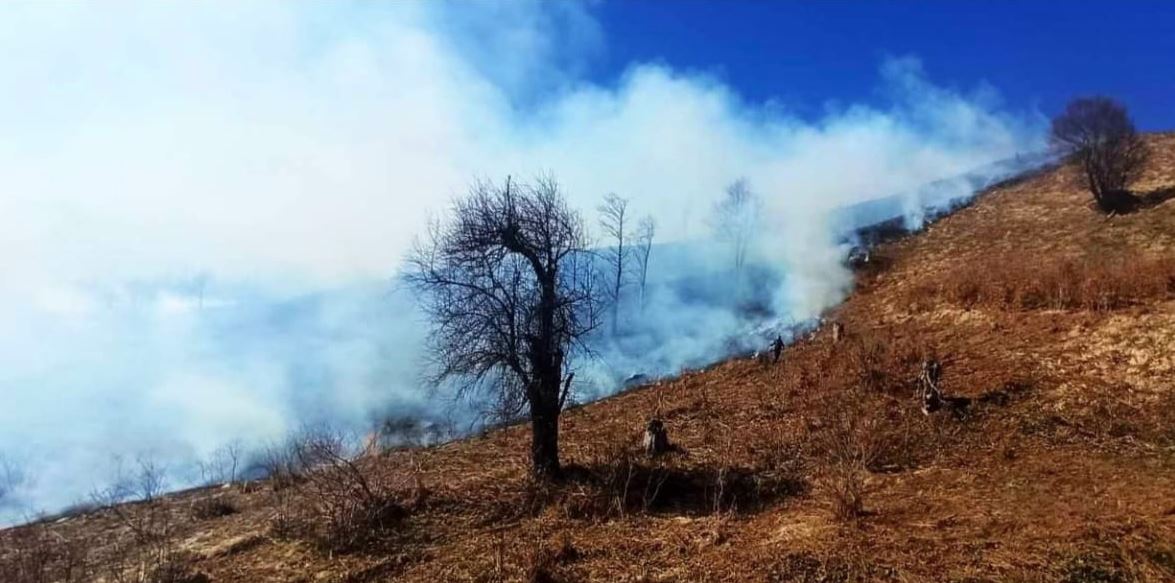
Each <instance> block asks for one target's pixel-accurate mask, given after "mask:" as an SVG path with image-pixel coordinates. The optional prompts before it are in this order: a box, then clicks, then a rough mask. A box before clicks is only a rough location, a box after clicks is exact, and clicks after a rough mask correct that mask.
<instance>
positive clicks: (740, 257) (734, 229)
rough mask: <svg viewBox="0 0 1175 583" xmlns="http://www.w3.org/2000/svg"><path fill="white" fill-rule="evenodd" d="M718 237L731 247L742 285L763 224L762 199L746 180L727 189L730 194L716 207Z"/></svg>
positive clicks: (737, 276) (742, 179)
mask: <svg viewBox="0 0 1175 583" xmlns="http://www.w3.org/2000/svg"><path fill="white" fill-rule="evenodd" d="M712 220H713V227H714V232H715V234H717V235H718V238H719V239H722V240H724V241H726V242H728V243H730V245H731V250H732V252H733V257H732V260H733V263H734V273H735V280H736V282H741V281H742V273H743V267H744V266H745V265H746V262H747V254H748V253H749V251H750V247H751V242H752V241H753V240H754V237H755V231H756V229H757V227H758V222H759V199H758V198H757V197H756V196H755V194H754V193H753V192H751V188H750V185H749V184H748V183H747V180H746V179H745V178H739V179H738V180H735V181H734V182H732V183H731V184H730V186H727V187H726V194H725V195H724V196H723V197H722V198H721V199H720V200H719V201H718V202H717V203H716V204H715V205H714V217H713V219H712Z"/></svg>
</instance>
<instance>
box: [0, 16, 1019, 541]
mask: <svg viewBox="0 0 1175 583" xmlns="http://www.w3.org/2000/svg"><path fill="white" fill-rule="evenodd" d="M606 39H607V31H606V30H601V29H600V26H599V24H598V23H597V22H596V21H595V19H594V18H593V16H592V14H591V8H590V5H582V4H578V3H570V2H550V3H548V2H539V1H538V0H533V1H526V2H516V3H508V4H507V3H465V2H462V3H423V2H422V3H408V2H405V3H389V4H383V5H370V4H341V3H330V4H294V3H285V2H248V3H227V2H226V3H199V4H194V3H185V4H158V3H135V4H107V3H103V4H102V5H100V6H99V5H96V4H95V5H86V4H70V5H67V4H58V3H11V4H5V5H4V6H3V7H0V81H2V82H3V84H4V86H5V87H6V88H8V90H6V91H5V92H3V93H0V177H2V178H0V180H2V181H3V182H2V183H0V254H2V261H3V264H4V265H5V274H4V278H3V280H2V281H0V395H2V397H0V399H2V402H0V453H4V454H5V455H6V458H7V459H11V460H18V461H20V462H21V463H22V464H23V468H22V469H23V471H22V472H21V475H22V476H23V479H22V480H21V484H20V485H19V486H18V487H17V489H16V491H15V494H14V495H10V496H9V498H8V500H9V501H10V502H11V501H13V500H17V501H18V502H17V503H13V504H17V505H16V506H10V507H8V508H9V514H8V516H9V517H10V518H11V517H13V516H15V515H16V514H15V513H16V512H17V511H18V510H17V509H19V508H24V507H32V508H36V509H42V508H56V507H60V506H61V505H63V504H66V503H69V502H71V501H73V500H76V499H78V498H79V497H81V496H83V495H84V494H85V493H86V492H87V491H88V490H89V489H90V488H92V487H93V486H96V485H100V482H101V481H102V480H103V479H105V476H104V475H103V471H104V467H105V466H106V462H107V461H108V460H109V459H110V456H111V455H112V454H115V453H122V454H126V455H133V454H134V453H137V452H143V451H149V452H156V453H158V454H160V455H161V456H163V457H166V458H167V459H170V460H176V461H174V464H175V465H181V464H183V463H187V462H188V461H190V460H193V459H196V458H198V457H200V456H203V455H207V453H208V452H210V451H212V450H213V449H215V448H216V447H217V446H218V445H220V444H222V443H224V442H225V441H227V440H229V439H235V438H241V439H246V440H249V441H252V442H258V441H261V440H265V439H270V438H274V437H277V436H280V435H281V434H283V433H284V432H286V431H288V430H290V429H291V428H292V427H295V426H296V425H298V424H299V423H301V422H303V421H306V420H307V418H308V417H313V416H321V417H325V418H328V419H331V420H342V421H344V422H358V421H360V420H362V419H365V418H366V417H367V416H370V415H372V414H373V413H374V412H377V411H380V410H384V409H387V408H389V407H407V408H410V409H411V410H414V411H415V410H427V409H430V408H437V407H438V405H436V404H429V402H428V401H427V399H426V396H425V394H424V391H423V389H422V387H421V386H420V385H419V383H418V382H417V381H416V379H417V378H418V376H417V374H416V371H415V368H414V367H415V363H416V362H417V361H416V357H417V356H418V355H417V353H416V350H417V347H418V346H419V341H420V339H421V337H422V328H421V325H420V324H421V322H420V321H419V320H418V319H417V316H416V315H415V313H414V311H413V310H412V309H411V308H410V307H408V305H406V304H404V303H403V302H404V298H403V296H402V295H400V294H398V293H397V292H395V291H393V290H391V288H392V287H393V286H392V285H391V283H390V282H391V279H392V277H393V275H394V273H395V271H396V269H397V266H398V264H399V262H400V261H401V259H402V257H403V255H404V252H405V250H406V248H407V246H408V244H409V243H410V241H411V239H412V238H413V236H415V235H416V234H417V233H419V231H420V230H421V226H422V225H423V224H424V222H425V219H426V218H427V217H428V216H429V215H430V214H432V213H438V212H443V211H444V209H445V208H446V206H447V203H448V201H449V200H450V199H451V198H452V197H453V196H454V195H457V194H459V193H461V192H462V191H463V190H464V188H465V187H466V186H467V185H468V184H469V183H470V181H471V180H472V179H473V178H475V177H487V178H494V179H497V178H501V177H503V176H505V175H507V174H515V175H532V174H535V173H538V172H550V173H553V174H554V175H555V176H557V177H558V179H559V181H560V182H561V184H562V186H563V187H564V188H565V190H566V192H567V194H568V195H569V197H570V198H571V200H572V203H573V204H574V206H576V207H578V208H580V209H582V210H584V211H585V212H590V209H593V208H595V206H596V204H597V202H598V200H599V198H600V197H602V196H603V195H604V194H605V193H607V192H617V193H620V194H621V195H623V196H626V197H630V198H631V199H632V210H633V211H634V213H635V214H638V215H639V214H646V213H647V214H651V215H653V216H655V217H656V218H657V220H658V224H659V230H658V240H659V241H660V242H667V241H686V240H694V239H702V238H705V237H707V236H708V229H707V228H706V225H707V214H708V212H709V209H710V208H711V205H712V203H713V201H714V200H715V199H716V198H717V197H718V196H719V195H720V194H721V193H722V191H723V189H724V187H725V186H726V185H727V184H728V183H729V182H731V181H732V180H734V179H735V178H738V177H740V176H745V177H747V179H748V180H749V182H750V184H751V185H752V188H753V189H754V190H755V191H756V192H757V193H759V194H760V195H761V196H762V197H763V200H764V202H765V204H766V212H767V216H766V221H767V224H768V226H767V228H765V232H766V233H768V236H766V237H763V238H762V239H761V240H760V246H759V248H758V256H759V260H760V261H762V262H765V263H767V264H771V265H774V266H776V267H777V268H778V270H779V271H780V272H781V273H786V274H787V278H786V280H785V281H786V283H785V285H784V286H783V287H781V289H780V290H779V291H778V295H779V297H778V304H779V306H781V307H782V309H784V310H786V311H788V312H789V313H792V314H793V315H794V316H795V317H808V316H811V315H815V314H818V313H819V312H820V311H821V310H822V309H824V308H826V307H828V306H829V305H832V304H833V303H835V302H837V301H839V300H840V299H841V297H842V296H843V294H844V293H845V291H846V286H847V284H848V276H847V273H846V272H845V271H844V270H843V269H841V268H840V267H839V262H840V258H841V253H842V251H843V250H842V249H840V248H838V241H837V240H836V239H835V237H834V234H833V231H832V230H831V229H830V228H829V224H830V221H831V220H832V219H831V216H830V213H831V212H832V211H833V209H835V208H837V207H840V206H843V205H846V204H850V203H853V202H858V201H861V200H866V199H870V198H874V197H878V196H882V195H886V194H891V193H895V192H902V191H906V190H910V189H913V188H915V187H917V186H918V185H921V184H924V183H927V182H930V181H933V180H937V179H941V178H944V177H950V176H954V175H957V174H960V173H962V172H965V171H968V170H970V169H971V168H973V167H976V166H979V165H982V164H985V163H989V162H992V161H994V160H998V159H1002V158H1007V157H1009V156H1012V155H1013V154H1015V153H1016V152H1019V151H1024V150H1030V149H1032V148H1034V147H1035V146H1036V145H1037V144H1038V140H1039V135H1040V129H1041V127H1042V125H1041V122H1040V119H1039V116H1036V115H1031V114H1029V115H1014V114H1011V113H1008V112H1007V111H1005V110H1003V109H1001V106H1000V104H999V102H998V100H997V99H996V98H995V94H994V91H992V90H991V89H989V88H980V89H979V90H977V91H974V92H961V91H957V90H953V89H946V88H943V87H939V86H936V85H934V84H932V83H931V82H930V81H929V80H928V79H927V78H926V76H925V74H924V73H923V71H922V68H921V66H920V64H919V62H918V61H917V60H916V59H914V58H897V59H891V60H887V61H885V62H884V63H882V66H881V72H880V75H879V81H878V83H879V88H880V90H881V91H882V92H883V93H884V94H885V95H886V99H884V100H882V101H881V102H880V104H875V105H871V106H866V105H855V106H849V107H842V108H837V109H832V108H830V109H829V110H828V113H827V114H826V115H825V116H824V117H822V118H820V119H817V120H802V119H800V118H798V117H795V116H793V115H791V113H790V112H788V111H787V110H782V109H779V108H777V107H774V106H771V105H769V104H759V103H749V102H746V101H745V100H743V99H742V98H741V97H740V96H739V95H738V92H737V90H736V89H734V88H731V87H728V86H726V85H724V84H723V83H722V82H721V81H719V80H717V79H715V78H712V77H710V76H707V75H705V74H703V73H697V72H683V71H679V70H675V69H674V68H673V67H672V66H671V65H666V64H645V63H631V64H630V66H629V67H628V69H627V71H626V72H625V73H624V74H623V75H622V76H621V77H620V78H619V79H616V80H614V81H612V82H609V83H605V84H597V83H593V82H591V81H590V80H588V78H587V77H585V76H584V75H583V73H584V72H585V71H587V70H590V66H591V63H592V62H593V59H594V58H596V57H597V56H598V55H600V54H602V53H603V52H604V51H606V49H607V40H606ZM830 97H835V96H830ZM715 253H719V251H715ZM671 257H673V256H672V255H671V254H666V256H665V257H659V256H658V255H657V254H656V252H655V254H654V257H653V259H652V262H653V264H654V266H657V264H658V262H659V261H661V260H663V259H668V258H671ZM697 260H698V259H697V258H696V257H694V256H690V257H689V258H687V259H681V258H679V259H678V261H680V263H682V264H678V265H670V266H660V267H657V269H662V270H664V271H665V272H666V273H668V274H683V273H689V272H690V270H691V269H693V267H694V266H693V265H686V264H684V263H687V262H691V263H692V262H694V261H697ZM709 268H713V269H719V268H720V266H713V265H712V266H710V267H708V269H709ZM661 297H662V299H661V300H658V299H657V296H654V298H653V302H652V303H653V304H654V305H652V306H651V307H650V309H649V312H648V313H649V314H651V315H654V316H656V315H660V316H662V317H663V319H664V320H666V321H668V320H670V319H678V320H680V319H689V320H690V321H689V322H679V323H677V324H675V326H677V327H679V328H680V327H684V328H688V329H690V330H692V331H691V332H688V333H682V334H679V335H675V336H673V337H667V338H665V341H666V344H665V345H666V346H670V347H680V348H670V349H668V350H669V351H670V352H672V354H671V355H670V354H666V355H664V361H665V363H666V364H665V366H676V365H679V364H681V363H684V362H687V361H688V360H689V359H690V358H695V357H696V355H697V354H704V353H705V352H706V351H708V350H710V347H711V346H713V344H714V341H713V340H714V339H712V338H707V337H706V336H705V335H706V330H718V329H721V330H729V329H733V326H735V323H733V318H732V316H731V315H730V314H728V313H724V312H722V311H721V310H714V309H712V308H706V309H705V311H704V312H703V311H697V312H689V311H683V310H681V309H678V308H682V306H678V305H676V304H674V303H673V302H675V301H677V299H674V298H670V297H667V296H661ZM678 299H680V298H678ZM650 317H651V316H650ZM703 322H706V323H710V324H712V325H699V324H700V323H703ZM664 329H666V330H667V328H664ZM185 460H186V461H185ZM180 481H182V480H181V478H180V477H178V476H177V477H176V479H175V480H174V482H175V483H177V485H178V482H180ZM2 512H4V507H3V502H2V501H0V513H2ZM2 518H3V516H0V519H2Z"/></svg>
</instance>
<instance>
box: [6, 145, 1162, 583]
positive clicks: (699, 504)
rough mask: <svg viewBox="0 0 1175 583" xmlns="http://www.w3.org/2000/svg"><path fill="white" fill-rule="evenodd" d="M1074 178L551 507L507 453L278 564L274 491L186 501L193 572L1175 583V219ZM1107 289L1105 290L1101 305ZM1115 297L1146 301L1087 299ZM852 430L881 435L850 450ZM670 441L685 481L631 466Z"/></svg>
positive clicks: (945, 231) (943, 232) (1035, 183)
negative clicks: (840, 510) (389, 530)
mask: <svg viewBox="0 0 1175 583" xmlns="http://www.w3.org/2000/svg"><path fill="white" fill-rule="evenodd" d="M1150 139H1151V141H1152V143H1153V145H1154V147H1155V153H1156V156H1155V160H1154V162H1153V164H1152V168H1151V170H1150V171H1149V172H1148V173H1147V174H1146V175H1145V177H1144V179H1143V180H1142V182H1141V183H1140V184H1139V187H1140V189H1141V190H1146V191H1152V190H1154V191H1157V190H1160V189H1163V188H1169V187H1171V186H1172V185H1175V135H1158V136H1152V137H1151V138H1150ZM1071 172H1072V169H1071V168H1062V169H1059V170H1057V171H1052V172H1047V173H1044V174H1042V175H1039V176H1035V177H1033V178H1030V179H1028V180H1024V181H1020V182H1018V183H1013V184H1008V185H1004V186H1001V187H998V188H996V189H994V190H992V191H990V192H988V193H985V195H984V196H983V197H982V198H981V199H980V200H979V201H978V202H976V203H975V204H974V205H972V206H970V207H968V208H966V209H963V210H961V211H959V212H958V213H956V214H954V215H952V216H950V217H947V218H945V219H943V220H942V221H940V222H938V223H936V224H934V225H932V226H931V227H930V228H929V229H927V231H925V232H923V233H920V234H918V235H916V236H912V237H909V238H906V239H902V240H899V241H895V242H892V243H889V244H886V245H885V246H883V247H882V248H881V249H879V250H878V251H877V254H876V255H877V256H878V257H881V258H882V259H883V262H884V264H885V268H884V269H881V270H878V271H876V272H872V273H869V274H861V275H860V278H859V282H858V291H857V292H856V293H855V294H854V295H853V296H852V297H851V298H850V299H849V300H848V301H847V302H846V303H845V304H844V305H843V306H841V307H840V308H838V309H837V311H836V313H835V314H834V317H835V318H837V319H838V320H839V321H840V322H843V323H844V324H845V327H846V331H847V335H848V338H847V339H845V340H843V341H841V342H839V343H833V342H832V339H831V335H830V334H828V333H821V334H819V335H817V337H816V338H815V339H812V340H808V341H802V342H799V343H797V344H795V345H793V346H791V347H789V348H788V349H787V351H786V353H785V356H784V358H783V359H782V362H781V363H779V364H778V365H774V366H769V367H762V366H760V365H758V364H756V363H753V362H751V361H747V360H736V361H730V362H726V363H723V364H720V365H717V366H715V367H712V368H710V369H708V370H705V371H696V372H689V373H686V374H683V375H682V376H681V377H680V378H677V379H673V380H668V381H665V382H662V383H658V384H656V385H653V386H648V387H643V388H640V389H638V390H634V391H631V392H628V393H625V394H623V395H619V396H617V397H615V398H612V399H608V400H605V401H602V402H598V403H594V404H591V405H587V406H584V407H580V408H577V409H574V410H571V411H568V412H567V413H566V415H565V417H564V419H563V422H562V445H563V448H564V449H563V458H564V462H565V464H567V465H568V466H569V467H570V468H571V469H570V471H569V473H570V474H571V475H572V476H573V478H572V479H570V480H568V481H567V482H566V483H564V484H560V485H557V486H553V487H539V486H536V485H534V484H530V483H529V482H528V481H527V479H526V475H527V460H526V451H527V443H528V433H527V429H526V428H525V427H507V428H504V429H501V430H496V431H493V432H489V433H487V434H486V435H484V436H479V437H474V438H470V439H466V440H462V441H459V442H454V443H450V444H446V445H442V446H439V447H433V448H426V449H421V450H412V451H399V452H393V453H389V454H386V455H383V456H380V457H378V458H375V459H370V460H368V461H367V462H366V463H367V464H368V466H367V468H368V470H369V471H372V472H377V473H384V474H387V475H388V476H390V477H391V478H390V479H389V481H390V482H393V483H411V484H412V488H413V489H414V490H415V493H414V495H413V503H412V504H411V505H410V510H409V512H408V515H407V516H406V517H405V518H404V519H403V521H402V523H401V524H400V525H399V526H398V528H397V531H396V533H395V534H393V535H388V537H387V539H388V540H387V541H385V544H383V545H380V546H379V550H378V551H373V552H352V553H348V554H341V555H340V554H334V555H331V554H329V553H324V552H322V551H321V550H319V549H316V548H315V547H314V545H312V544H309V543H306V542H301V541H299V540H296V539H284V538H280V537H275V536H273V535H272V532H271V530H270V521H271V518H272V515H273V513H274V511H275V509H274V506H273V504H272V502H271V499H272V495H271V494H270V493H269V492H268V490H267V488H266V486H265V485H264V484H261V485H260V487H258V488H254V489H252V490H250V491H247V492H246V491H242V490H240V489H234V490H231V491H224V492H220V493H219V495H222V496H226V497H229V498H231V503H232V505H233V507H234V508H236V509H237V510H238V512H236V513H234V514H231V515H227V516H223V517H219V518H212V519H207V520H195V519H193V518H192V517H191V516H190V515H189V514H188V513H186V512H184V511H183V509H184V508H185V507H186V505H190V504H191V503H192V500H194V499H195V498H196V497H199V496H205V495H207V493H206V492H204V493H201V492H190V493H185V494H179V495H175V496H172V497H170V498H169V499H168V504H171V505H172V506H173V507H174V510H175V516H176V521H177V523H179V525H180V526H179V529H180V530H179V532H180V536H179V537H178V538H179V544H180V545H181V547H182V549H183V550H184V551H185V552H186V553H187V556H189V557H190V560H191V564H192V567H193V569H195V570H198V571H200V572H203V573H205V574H206V575H207V576H208V577H209V578H210V580H211V581H215V582H230V581H232V582H255V581H307V582H310V581H429V582H432V581H544V580H545V581H874V580H887V581H928V582H929V581H1171V580H1175V449H1173V448H1175V430H1173V429H1172V428H1173V427H1175V361H1173V360H1172V359H1173V358H1175V356H1173V355H1175V298H1173V297H1172V295H1171V294H1172V288H1171V287H1170V283H1169V281H1170V280H1169V279H1163V278H1164V277H1170V275H1171V273H1172V272H1171V267H1170V265H1171V258H1172V257H1175V200H1173V201H1167V202H1165V203H1161V204H1158V205H1156V206H1153V207H1151V208H1146V209H1143V210H1140V211H1139V212H1136V213H1132V214H1127V215H1120V216H1114V217H1110V218H1107V217H1105V216H1103V215H1100V214H1098V213H1096V212H1095V211H1093V210H1092V209H1091V207H1090V204H1089V202H1090V201H1089V197H1088V195H1086V194H1084V193H1082V192H1080V191H1079V190H1077V189H1075V188H1074V187H1073V186H1072V182H1071V176H1070V174H1071ZM1140 274H1142V275H1140ZM1147 274H1149V275H1147ZM1034 275H1041V276H1040V277H1033V276H1034ZM1084 276H1089V277H1091V278H1092V279H1094V280H1095V281H1098V282H1101V283H1099V284H1098V285H1099V286H1103V287H1095V288H1091V289H1095V292H1091V293H1092V294H1093V295H1090V296H1082V295H1081V294H1082V293H1085V292H1082V291H1080V290H1083V289H1086V288H1083V287H1082V284H1081V282H1082V281H1085V279H1086V278H1085V277H1084ZM1050 278H1051V279H1050ZM1146 278H1152V279H1150V280H1147V281H1151V283H1143V282H1140V281H1139V280H1140V279H1146ZM1041 281H1045V282H1053V283H1052V284H1050V285H1041V284H1040V282H1041ZM1155 281H1161V282H1166V283H1165V284H1164V285H1166V287H1164V286H1163V285H1159V284H1156V283H1154V282H1155ZM1058 282H1059V283H1058ZM967 285H972V286H973V287H977V288H978V289H979V293H978V295H975V294H964V293H961V292H960V286H962V287H965V286H967ZM1106 286H1108V287H1106ZM1103 288H1105V289H1113V290H1119V291H1117V292H1115V293H1117V294H1119V295H1118V296H1115V297H1122V298H1125V299H1123V300H1122V301H1114V302H1110V303H1107V304H1099V303H1098V302H1096V301H1090V300H1088V299H1080V298H1095V299H1096V298H1097V297H1099V296H1098V293H1100V292H1096V290H1100V289H1103ZM996 289H1000V290H1005V291H1006V290H1007V289H1011V290H1012V293H1011V295H1010V296H1009V295H1008V294H1006V293H1003V294H996V293H994V292H992V291H991V290H996ZM1049 289H1068V290H1070V291H1071V295H1074V296H1075V297H1077V298H1079V299H1077V300H1074V301H1072V302H1070V301H1054V300H1056V298H1052V299H1050V296H1049V295H1048V292H1047V290H1049ZM985 290H986V291H985ZM1034 290H1035V291H1034ZM1041 290H1046V291H1043V292H1042V291H1041ZM1073 290H1077V291H1073ZM1121 290H1125V291H1121ZM1140 290H1141V291H1140ZM1036 297H1043V298H1044V300H1039V301H1038V300H1026V299H1024V298H1036ZM1065 297H1069V296H1065ZM1007 298H1012V299H1007ZM930 354H934V355H936V356H937V358H939V359H940V360H941V361H942V362H943V364H944V376H943V387H944V390H945V391H946V392H947V393H949V394H955V395H965V396H968V397H971V398H973V399H974V400H975V401H974V405H973V407H972V410H971V412H970V415H969V416H968V417H967V418H966V419H965V420H963V421H957V420H954V419H951V418H950V417H949V416H936V417H924V416H922V414H921V413H920V412H918V411H917V402H916V400H915V399H914V397H913V393H914V388H915V384H914V379H915V378H916V376H917V371H918V365H919V362H920V361H921V359H922V358H924V357H925V356H927V355H930ZM862 387H864V388H862ZM846 404H852V407H847V406H845V405H846ZM845 410H852V411H855V414H857V415H860V416H861V417H862V418H863V419H865V421H867V423H864V424H863V425H860V426H856V425H855V426H853V428H852V429H841V428H842V421H843V420H842V419H841V416H843V414H844V411H845ZM653 415H657V416H659V417H660V418H662V419H663V420H664V421H665V423H666V425H667V427H668V430H669V436H670V439H671V441H673V442H674V443H675V444H677V445H679V446H680V447H681V448H682V450H683V451H682V452H681V453H677V454H673V455H670V456H668V457H667V458H665V459H663V460H658V461H649V460H644V459H642V458H640V457H639V456H636V455H634V454H635V452H636V451H637V449H638V447H639V446H638V442H639V438H640V431H641V429H642V428H643V426H644V423H645V421H646V420H647V419H648V418H649V417H650V416H653ZM838 431H844V432H847V433H839V434H838V433H837V432H838ZM846 436H847V438H849V439H848V441H847V443H848V444H849V446H851V447H848V446H845V447H848V449H847V450H846V449H844V447H842V446H837V445H836V443H837V442H838V439H840V440H841V441H844V440H843V439H841V438H845V437H846ZM838 447H841V449H837V448H838ZM853 448H863V449H866V450H868V451H867V454H868V455H862V457H861V458H860V459H861V463H862V465H864V467H865V471H864V472H863V473H861V474H859V477H860V478H861V480H862V483H861V487H862V488H863V497H862V499H861V502H862V505H863V508H862V510H863V512H862V513H861V515H860V516H858V517H855V518H853V519H845V518H844V517H839V516H838V515H837V513H836V512H834V505H835V503H836V497H835V496H830V492H831V490H832V489H833V488H834V487H835V486H836V484H837V482H836V480H837V476H838V474H837V471H838V470H843V468H840V467H838V466H836V465H835V464H834V461H835V460H836V459H840V458H843V457H844V455H845V452H846V451H850V452H851V451H857V450H856V449H853ZM838 456H839V457H838ZM850 457H851V456H850ZM854 459H856V458H854ZM43 528H45V529H47V531H48V532H49V533H51V534H52V536H53V537H54V538H53V540H62V541H81V540H83V538H84V539H85V540H86V541H87V542H86V544H87V545H89V546H90V547H92V548H93V549H95V550H94V551H93V553H94V556H96V557H99V558H100V557H102V556H103V553H104V552H106V551H105V550H104V549H106V548H107V547H108V546H109V545H110V544H111V543H112V542H114V541H117V540H118V539H119V537H120V536H124V535H125V533H120V532H119V531H118V529H117V528H116V526H115V523H114V522H113V521H112V520H111V518H110V516H109V515H108V513H105V512H98V513H94V514H89V515H82V516H78V517H74V518H70V519H67V520H64V521H61V522H58V523H54V524H50V525H47V526H45V527H43ZM27 532H30V530H29V529H28V528H26V529H15V530H9V531H6V532H4V533H2V534H0V537H2V538H0V540H3V541H4V544H5V546H6V548H7V549H8V551H9V552H11V551H12V549H14V548H16V546H15V545H16V544H17V541H16V537H18V536H24V535H23V534H22V533H27Z"/></svg>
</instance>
